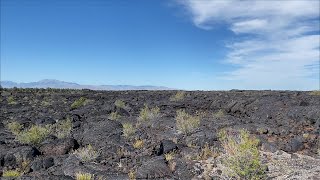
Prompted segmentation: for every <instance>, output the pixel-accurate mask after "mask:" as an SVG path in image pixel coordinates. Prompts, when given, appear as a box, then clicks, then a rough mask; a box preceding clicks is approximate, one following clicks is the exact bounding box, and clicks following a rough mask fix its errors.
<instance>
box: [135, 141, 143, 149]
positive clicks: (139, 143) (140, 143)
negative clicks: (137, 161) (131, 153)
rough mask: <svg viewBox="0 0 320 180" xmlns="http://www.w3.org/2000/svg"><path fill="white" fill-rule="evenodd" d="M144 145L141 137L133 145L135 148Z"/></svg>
mask: <svg viewBox="0 0 320 180" xmlns="http://www.w3.org/2000/svg"><path fill="white" fill-rule="evenodd" d="M143 145H144V141H143V140H141V139H137V140H136V141H135V142H134V143H133V147H134V148H135V149H141V148H142V147H143Z"/></svg>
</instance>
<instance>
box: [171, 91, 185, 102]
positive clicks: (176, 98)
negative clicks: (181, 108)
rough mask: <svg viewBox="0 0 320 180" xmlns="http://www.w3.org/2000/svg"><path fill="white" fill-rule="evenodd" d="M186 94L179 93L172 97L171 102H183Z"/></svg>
mask: <svg viewBox="0 0 320 180" xmlns="http://www.w3.org/2000/svg"><path fill="white" fill-rule="evenodd" d="M185 94H186V92H185V91H178V92H177V93H176V94H175V95H173V96H171V97H170V101H181V100H183V99H184V97H185Z"/></svg>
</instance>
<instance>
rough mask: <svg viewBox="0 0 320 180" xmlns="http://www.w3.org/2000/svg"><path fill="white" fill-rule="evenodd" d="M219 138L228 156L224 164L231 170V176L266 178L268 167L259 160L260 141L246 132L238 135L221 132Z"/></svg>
mask: <svg viewBox="0 0 320 180" xmlns="http://www.w3.org/2000/svg"><path fill="white" fill-rule="evenodd" d="M219 136H220V141H221V143H222V146H223V148H224V151H225V155H226V158H225V159H224V160H223V161H222V163H223V164H224V165H225V166H226V167H228V168H229V169H230V170H231V171H230V172H231V173H230V176H233V177H237V178H240V179H256V180H258V179H264V178H265V171H266V167H264V166H263V165H262V164H261V161H260V158H259V150H258V143H259V140H258V139H256V138H250V134H249V132H248V131H246V130H241V131H240V132H238V133H237V134H236V135H235V134H228V133H227V131H221V132H220V133H219Z"/></svg>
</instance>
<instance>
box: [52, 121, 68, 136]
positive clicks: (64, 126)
mask: <svg viewBox="0 0 320 180" xmlns="http://www.w3.org/2000/svg"><path fill="white" fill-rule="evenodd" d="M51 129H52V130H51V132H52V134H53V135H55V136H57V137H58V138H59V139H61V138H65V137H68V136H69V135H70V133H71V130H72V121H71V120H70V119H69V118H67V119H65V120H62V121H59V122H57V123H56V124H54V125H53V126H52V128H51Z"/></svg>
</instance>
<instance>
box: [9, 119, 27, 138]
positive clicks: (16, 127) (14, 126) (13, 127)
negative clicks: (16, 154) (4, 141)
mask: <svg viewBox="0 0 320 180" xmlns="http://www.w3.org/2000/svg"><path fill="white" fill-rule="evenodd" d="M7 128H8V129H9V130H10V131H11V132H12V133H13V134H14V135H17V134H19V133H20V132H21V130H22V129H23V126H22V124H20V123H18V122H16V121H14V122H10V123H8V124H7Z"/></svg>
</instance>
